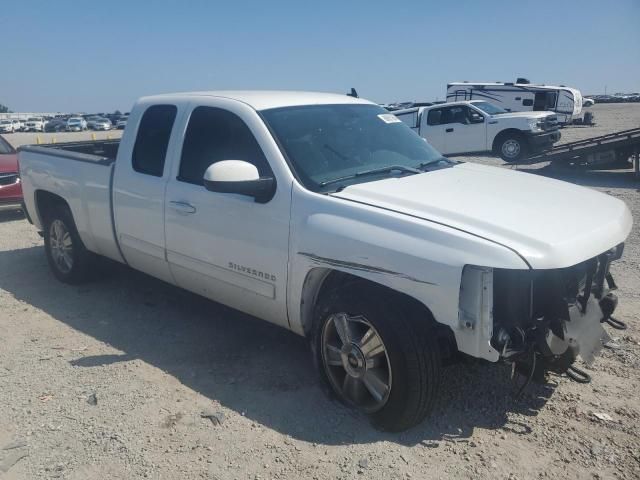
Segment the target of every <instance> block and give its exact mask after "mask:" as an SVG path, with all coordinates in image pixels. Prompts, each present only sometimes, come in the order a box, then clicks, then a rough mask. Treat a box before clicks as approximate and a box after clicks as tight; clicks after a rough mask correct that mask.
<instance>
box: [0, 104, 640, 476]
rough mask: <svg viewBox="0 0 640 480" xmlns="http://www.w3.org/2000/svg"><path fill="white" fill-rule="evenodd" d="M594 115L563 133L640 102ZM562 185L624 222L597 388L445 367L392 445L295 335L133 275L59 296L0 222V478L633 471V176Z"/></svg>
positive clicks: (639, 430) (638, 443) (477, 367)
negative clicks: (608, 206) (616, 212)
mask: <svg viewBox="0 0 640 480" xmlns="http://www.w3.org/2000/svg"><path fill="white" fill-rule="evenodd" d="M593 111H594V112H595V114H596V120H597V121H598V124H599V125H598V126H597V127H594V128H578V127H576V128H567V129H564V130H563V139H564V140H565V141H568V140H572V139H577V138H587V137H589V136H593V135H597V134H600V133H605V132H607V131H613V130H618V129H624V128H632V127H635V126H638V125H640V105H596V106H595V107H594V108H593ZM18 135H20V134H17V135H16V136H15V137H11V136H8V140H9V141H15V142H16V143H18V140H19V137H18ZM31 135H33V134H31ZM58 141H62V140H61V139H60V138H58ZM25 142H27V143H30V142H33V140H28V139H27V140H25ZM468 159H469V160H471V161H478V162H483V163H490V164H495V165H499V164H501V162H500V161H499V160H496V159H490V158H486V157H468ZM536 170H538V172H537V173H541V174H545V175H553V174H554V173H553V172H552V171H550V170H549V169H547V168H542V169H538V168H537V169H536ZM563 178H564V179H567V180H570V181H573V182H576V183H579V184H583V185H587V186H590V187H593V188H595V189H598V190H601V191H603V192H606V193H608V194H610V195H614V196H616V197H618V198H621V199H623V200H624V201H625V202H627V204H628V205H629V207H630V208H631V209H632V211H633V215H634V218H635V222H636V223H635V226H634V230H633V232H632V234H631V237H630V238H629V240H628V242H627V246H626V251H625V256H624V258H623V260H621V261H619V262H617V263H616V264H615V265H614V267H613V272H614V275H615V276H616V279H617V282H618V284H619V286H620V291H619V297H620V307H619V311H618V318H620V319H621V320H624V321H625V322H627V323H628V324H629V326H630V328H629V330H627V331H624V332H618V331H615V330H610V333H611V335H612V336H613V337H614V341H613V342H612V343H611V344H610V345H609V348H606V349H604V350H603V352H602V355H601V357H600V358H599V359H598V360H597V361H596V362H595V364H594V366H593V367H592V368H589V369H587V370H588V371H589V373H590V374H591V375H592V376H593V382H592V383H591V384H589V385H579V384H576V383H573V382H571V381H569V380H568V379H566V378H561V377H552V378H551V382H550V383H549V384H548V385H546V386H533V387H532V388H530V389H528V390H527V391H526V394H525V395H524V397H523V398H522V399H521V400H514V398H513V397H512V393H513V392H514V387H513V386H512V384H511V383H510V380H509V371H508V369H507V368H506V367H504V366H496V365H491V364H487V363H475V362H470V363H467V364H462V365H456V366H453V367H450V368H448V369H447V370H446V371H445V382H444V391H443V392H442V396H441V399H440V402H439V403H438V405H437V407H436V409H435V411H434V413H433V415H432V417H431V418H430V419H429V420H427V421H425V422H424V423H423V424H422V425H421V426H419V427H417V428H415V429H413V430H411V431H409V432H406V433H404V434H400V435H397V434H393V435H392V434H385V433H380V432H378V431H376V430H374V429H373V428H372V427H371V426H370V425H369V424H368V422H367V421H366V419H365V418H363V417H361V416H360V415H357V414H354V413H352V412H351V411H349V410H347V409H345V408H343V407H342V406H340V405H339V404H336V403H333V402H331V401H330V400H328V399H326V398H325V396H324V395H323V394H322V393H321V390H320V388H319V387H318V385H317V383H316V374H315V372H314V371H313V368H312V364H311V358H310V355H309V353H308V351H307V347H306V343H305V340H304V339H302V338H299V337H297V336H295V335H293V334H291V333H288V332H286V331H284V330H282V329H279V328H277V327H273V326H271V325H268V324H266V323H264V322H260V321H258V320H255V319H253V318H249V317H247V316H246V315H243V314H240V313H237V312H235V311H233V310H231V309H228V308H226V307H223V306H221V305H218V304H215V303H212V302H209V301H207V300H203V299H201V298H198V297H196V296H194V295H191V294H189V293H186V292H184V291H181V290H179V289H176V288H173V287H170V286H168V285H166V284H164V283H162V282H160V281H157V280H154V279H153V278H150V277H147V276H145V275H143V274H139V273H136V272H134V271H131V270H128V269H126V268H119V267H117V268H113V269H112V270H111V271H107V272H106V273H105V274H104V275H103V278H101V279H100V280H99V281H96V282H94V283H91V284H89V285H86V286H81V287H70V286H67V285H62V284H60V283H58V282H57V281H56V280H55V279H54V278H53V276H52V275H51V274H50V273H49V270H48V268H47V265H46V261H45V256H44V252H43V249H42V240H41V238H40V237H39V236H38V235H37V233H36V232H35V230H34V229H33V227H32V226H31V225H29V224H28V223H27V222H26V221H25V220H24V219H23V218H22V216H21V215H20V214H19V213H16V212H14V211H4V212H0V308H1V310H0V382H1V383H0V385H1V388H0V478H6V479H35V478H61V479H73V480H75V479H78V480H80V479H83V480H84V479H91V478H106V479H107V478H108V479H133V478H152V479H192V478H206V479H235V478H237V479H270V478H274V479H285V478H286V479H299V478H309V479H316V478H317V479H333V478H396V479H400V478H430V479H431V478H469V479H472V478H473V479H477V478H491V479H496V478H505V479H506V478H510V479H511V478H513V479H528V478H544V477H547V478H570V479H574V478H579V479H595V478H621V479H636V478H639V477H640V437H639V435H640V400H639V398H638V391H640V373H639V372H640V318H639V316H640V196H639V194H638V191H639V188H640V182H639V181H636V180H634V179H633V178H632V174H631V172H630V170H627V171H605V172H590V173H564V174H563ZM541 194H543V192H541ZM567 221H571V219H567ZM593 221H596V222H597V221H598V219H597V218H594V219H593ZM203 412H204V415H205V417H204V418H203ZM3 475H4V477H2V476H3Z"/></svg>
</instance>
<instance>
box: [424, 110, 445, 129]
mask: <svg viewBox="0 0 640 480" xmlns="http://www.w3.org/2000/svg"><path fill="white" fill-rule="evenodd" d="M443 110H444V109H443V108H436V109H434V110H429V114H428V115H427V125H441V124H442V111H443Z"/></svg>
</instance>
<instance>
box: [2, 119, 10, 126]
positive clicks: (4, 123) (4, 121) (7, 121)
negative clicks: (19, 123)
mask: <svg viewBox="0 0 640 480" xmlns="http://www.w3.org/2000/svg"><path fill="white" fill-rule="evenodd" d="M0 123H1V124H2V125H6V124H7V123H11V122H10V121H9V120H2V121H0Z"/></svg>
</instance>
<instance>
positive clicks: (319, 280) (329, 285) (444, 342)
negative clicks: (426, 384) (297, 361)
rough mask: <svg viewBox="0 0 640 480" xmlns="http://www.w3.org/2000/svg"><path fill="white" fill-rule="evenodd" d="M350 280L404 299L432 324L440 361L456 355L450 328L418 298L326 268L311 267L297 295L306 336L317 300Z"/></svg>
mask: <svg viewBox="0 0 640 480" xmlns="http://www.w3.org/2000/svg"><path fill="white" fill-rule="evenodd" d="M351 283H361V284H363V285H369V286H370V287H371V288H375V289H378V290H381V291H382V292H386V294H388V295H390V296H394V297H396V298H397V299H399V300H400V301H402V302H406V304H407V305H408V306H409V308H410V309H411V310H412V311H413V312H415V313H416V314H417V315H420V316H421V317H423V318H424V319H425V321H432V322H433V323H434V327H435V331H436V332H437V337H438V344H439V347H440V351H441V356H442V358H443V360H445V361H446V360H450V359H453V358H454V357H455V356H456V354H457V353H458V346H457V343H456V340H455V335H454V333H453V330H452V329H451V327H450V326H448V325H445V324H442V323H440V322H438V321H437V319H436V318H435V316H434V315H433V312H432V311H431V309H430V308H429V307H428V306H427V305H425V304H424V303H422V302H421V301H420V300H418V299H416V298H414V297H412V296H410V295H407V294H406V293H403V292H400V291H398V290H394V289H393V288H391V287H388V286H386V285H384V284H382V283H378V282H374V281H372V280H370V279H367V278H364V277H362V276H359V275H357V274H354V273H350V272H344V271H341V270H336V269H333V268H326V267H315V268H312V269H311V270H309V271H308V272H307V275H306V277H305V280H304V284H303V288H302V295H301V298H300V322H301V324H302V328H303V331H304V335H305V336H306V337H308V338H309V337H310V336H311V334H312V330H313V320H314V315H315V307H316V305H317V303H318V301H319V300H320V299H321V298H322V297H323V296H324V295H328V294H329V293H330V292H331V291H333V290H334V289H336V288H341V287H343V286H345V285H347V284H351Z"/></svg>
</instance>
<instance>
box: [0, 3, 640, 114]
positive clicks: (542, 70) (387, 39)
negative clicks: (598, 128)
mask: <svg viewBox="0 0 640 480" xmlns="http://www.w3.org/2000/svg"><path fill="white" fill-rule="evenodd" d="M639 25H640V0H608V1H607V2H603V1H601V0H536V1H535V2H523V1H509V0H480V1H474V0H468V1H467V0H456V1H453V2H451V1H445V0H443V1H440V0H420V1H413V0H405V1H395V2H391V1H378V0H368V1H361V0H350V1H347V0H342V1H333V0H325V1H315V2H307V1H303V0H298V1H278V0H268V1H265V0H263V1H243V0H234V1H220V2H218V1H213V0H212V1H206V0H182V1H177V0H176V1H172V0H153V1H151V0H147V1H134V0H107V1H106V2H80V1H71V0H56V1H49V0H40V1H38V0H32V1H15V0H0V32H2V38H3V39H4V41H3V45H4V46H3V48H2V49H1V50H0V104H4V105H7V106H8V107H9V108H10V109H12V110H13V111H16V112H17V111H23V112H28V111H32V112H33V111H38V112H56V111H63V112H70V111H82V112H111V111H114V110H115V109H119V110H121V111H128V110H129V109H130V106H131V105H132V104H133V102H134V101H135V99H136V98H138V97H140V96H144V95H152V94H156V93H167V92H177V91H192V90H218V89H278V90H280V89H293V90H317V91H329V92H347V91H349V89H350V88H351V87H355V88H356V89H357V91H358V93H359V94H360V96H362V97H365V98H368V99H370V100H373V101H375V102H379V103H387V102H393V101H412V100H413V101H416V100H418V101H419V100H422V101H429V100H434V99H443V98H444V96H445V90H446V84H447V82H452V81H463V80H469V81H515V79H516V77H525V78H528V79H530V80H531V81H532V82H535V83H545V84H562V85H567V86H572V87H577V88H579V89H581V90H582V92H583V93H584V94H600V93H604V91H605V87H606V89H607V93H615V92H637V91H640V28H639Z"/></svg>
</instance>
